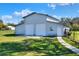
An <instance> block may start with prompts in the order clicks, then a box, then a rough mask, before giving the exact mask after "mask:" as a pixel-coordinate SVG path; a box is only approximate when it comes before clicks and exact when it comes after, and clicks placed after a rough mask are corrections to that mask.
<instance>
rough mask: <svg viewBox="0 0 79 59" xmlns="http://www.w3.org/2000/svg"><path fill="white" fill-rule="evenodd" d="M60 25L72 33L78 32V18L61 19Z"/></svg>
mask: <svg viewBox="0 0 79 59" xmlns="http://www.w3.org/2000/svg"><path fill="white" fill-rule="evenodd" d="M61 23H62V24H63V25H65V26H67V27H69V28H71V30H73V31H77V30H79V17H74V18H68V17H66V18H61Z"/></svg>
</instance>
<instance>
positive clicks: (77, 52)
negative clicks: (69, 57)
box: [57, 37, 79, 54]
mask: <svg viewBox="0 0 79 59" xmlns="http://www.w3.org/2000/svg"><path fill="white" fill-rule="evenodd" d="M57 39H58V41H59V42H60V43H61V44H62V45H63V46H65V47H66V48H68V49H70V50H72V51H73V52H75V53H76V54H79V49H77V48H76V47H74V46H72V45H70V44H68V43H66V42H65V41H64V40H63V39H62V37H57Z"/></svg>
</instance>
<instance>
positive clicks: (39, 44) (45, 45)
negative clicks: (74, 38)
mask: <svg viewBox="0 0 79 59" xmlns="http://www.w3.org/2000/svg"><path fill="white" fill-rule="evenodd" d="M54 40H55V41H49V38H47V39H46V38H45V39H44V38H43V39H38V40H37V39H25V40H23V41H22V42H5V43H0V56H11V55H13V53H17V52H18V53H19V52H24V54H26V53H25V52H28V51H29V52H28V53H30V52H31V51H35V52H37V53H38V55H39V53H44V54H45V55H47V56H54V55H55V56H56V55H58V56H59V55H64V54H73V52H72V51H70V50H68V49H66V48H64V47H62V46H61V45H60V44H59V43H58V42H57V40H56V39H54ZM19 54H21V55H22V53H19ZM15 55H16V56H17V55H18V54H15Z"/></svg>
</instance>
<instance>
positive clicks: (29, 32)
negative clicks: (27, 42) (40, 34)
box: [25, 24, 34, 35]
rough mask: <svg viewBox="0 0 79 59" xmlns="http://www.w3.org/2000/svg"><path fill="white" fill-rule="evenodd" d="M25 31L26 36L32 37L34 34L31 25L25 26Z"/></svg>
mask: <svg viewBox="0 0 79 59" xmlns="http://www.w3.org/2000/svg"><path fill="white" fill-rule="evenodd" d="M25 31H26V35H33V34H34V25H33V24H27V25H26V30H25Z"/></svg>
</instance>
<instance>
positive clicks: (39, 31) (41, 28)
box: [36, 24, 46, 36]
mask: <svg viewBox="0 0 79 59" xmlns="http://www.w3.org/2000/svg"><path fill="white" fill-rule="evenodd" d="M45 30H46V28H45V24H37V25H36V35H40V36H45V35H46V31H45Z"/></svg>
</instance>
